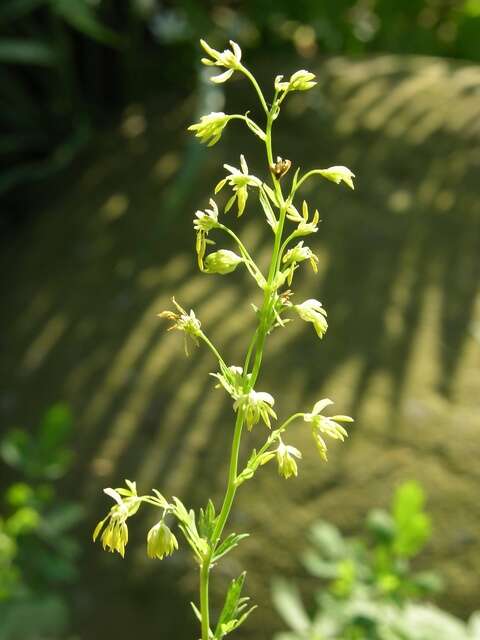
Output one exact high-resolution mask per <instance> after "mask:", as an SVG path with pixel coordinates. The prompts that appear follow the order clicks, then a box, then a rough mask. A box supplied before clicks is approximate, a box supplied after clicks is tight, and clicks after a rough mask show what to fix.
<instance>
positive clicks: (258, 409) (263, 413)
mask: <svg viewBox="0 0 480 640" xmlns="http://www.w3.org/2000/svg"><path fill="white" fill-rule="evenodd" d="M274 404H275V400H274V399H273V397H272V396H271V395H270V394H269V393H265V392H263V391H254V390H253V389H252V390H251V391H250V392H249V393H245V394H242V395H241V396H240V397H239V398H237V400H236V401H235V402H234V404H233V408H234V410H235V411H239V410H240V411H243V413H244V416H245V423H246V425H247V429H248V430H249V431H251V429H252V427H253V426H254V425H255V424H257V422H259V420H260V418H261V419H262V420H263V422H264V423H265V424H266V425H267V427H268V428H270V417H272V418H275V420H276V419H277V415H276V413H275V411H274V410H273V409H272V407H273V405H274Z"/></svg>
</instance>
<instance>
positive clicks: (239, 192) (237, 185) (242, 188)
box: [215, 155, 262, 217]
mask: <svg viewBox="0 0 480 640" xmlns="http://www.w3.org/2000/svg"><path fill="white" fill-rule="evenodd" d="M223 166H224V167H225V169H227V171H230V175H229V176H227V177H226V178H224V179H223V180H220V182H219V183H218V184H217V186H216V187H215V193H218V192H219V191H220V190H221V189H223V187H224V186H225V184H226V183H227V182H228V184H229V185H230V186H231V187H232V189H233V196H232V197H231V198H230V200H229V201H228V202H227V204H226V205H225V213H227V212H228V211H229V210H230V209H231V208H232V206H233V203H234V202H235V200H236V201H237V204H238V217H240V216H241V215H242V213H243V212H244V210H245V205H246V203H247V198H248V189H247V187H248V186H251V187H260V186H261V184H262V182H261V180H259V179H258V178H257V177H256V176H252V175H250V174H249V173H248V165H247V162H246V160H245V157H244V156H243V155H241V156H240V166H241V168H242V170H241V171H240V170H239V169H237V168H235V167H232V166H230V165H229V164H224V165H223Z"/></svg>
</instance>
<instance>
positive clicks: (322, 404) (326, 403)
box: [312, 398, 333, 416]
mask: <svg viewBox="0 0 480 640" xmlns="http://www.w3.org/2000/svg"><path fill="white" fill-rule="evenodd" d="M331 404H333V400H330V398H323V400H319V401H318V402H317V403H315V406H314V407H313V411H312V415H314V416H317V415H318V414H319V413H321V412H322V411H323V410H324V409H325V408H326V407H328V406H329V405H331Z"/></svg>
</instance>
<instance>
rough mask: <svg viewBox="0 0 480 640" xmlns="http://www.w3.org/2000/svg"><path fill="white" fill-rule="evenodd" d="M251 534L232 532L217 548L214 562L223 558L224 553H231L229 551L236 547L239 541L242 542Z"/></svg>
mask: <svg viewBox="0 0 480 640" xmlns="http://www.w3.org/2000/svg"><path fill="white" fill-rule="evenodd" d="M249 535H250V534H249V533H239V534H238V535H237V534H236V533H231V534H230V535H229V536H227V537H226V538H225V540H224V541H223V542H222V543H221V544H220V545H219V546H218V548H217V550H216V551H215V553H214V555H213V558H212V562H216V561H217V560H220V558H223V556H224V555H226V554H227V553H229V551H231V550H232V549H234V548H235V547H236V546H237V545H238V543H239V542H241V541H242V540H243V539H244V538H248V537H249Z"/></svg>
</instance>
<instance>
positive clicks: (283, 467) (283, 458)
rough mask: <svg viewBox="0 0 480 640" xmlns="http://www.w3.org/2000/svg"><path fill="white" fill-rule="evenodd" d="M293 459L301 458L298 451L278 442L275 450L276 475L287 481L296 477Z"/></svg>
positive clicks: (295, 466)
mask: <svg viewBox="0 0 480 640" xmlns="http://www.w3.org/2000/svg"><path fill="white" fill-rule="evenodd" d="M295 458H298V459H301V458H302V454H301V453H300V451H299V450H298V449H296V448H295V447H292V446H290V445H288V444H284V442H283V441H282V440H280V444H279V445H278V449H277V462H278V473H279V474H280V475H281V476H283V477H284V478H286V479H287V480H288V478H290V477H291V476H297V475H298V468H297V463H296V461H295Z"/></svg>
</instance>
